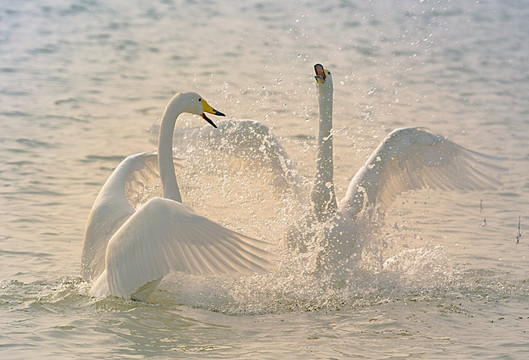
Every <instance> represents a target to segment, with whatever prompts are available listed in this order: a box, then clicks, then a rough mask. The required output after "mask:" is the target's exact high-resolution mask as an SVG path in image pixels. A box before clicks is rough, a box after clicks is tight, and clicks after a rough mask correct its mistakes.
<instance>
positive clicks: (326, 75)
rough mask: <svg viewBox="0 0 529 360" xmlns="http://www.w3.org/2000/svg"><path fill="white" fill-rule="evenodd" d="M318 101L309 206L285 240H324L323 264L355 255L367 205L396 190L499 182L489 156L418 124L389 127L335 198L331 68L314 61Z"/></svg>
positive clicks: (298, 243)
mask: <svg viewBox="0 0 529 360" xmlns="http://www.w3.org/2000/svg"><path fill="white" fill-rule="evenodd" d="M314 71H315V73H316V75H315V79H316V86H317V88H318V103H319V131H318V138H317V141H318V143H317V157H316V175H315V177H314V183H313V187H312V192H311V198H310V199H311V206H312V211H311V212H310V213H309V214H306V215H305V216H303V217H302V218H301V219H300V220H298V222H297V223H295V224H294V225H293V226H291V227H290V228H289V229H288V230H287V235H286V241H287V245H289V246H293V247H295V248H298V249H304V247H305V246H306V244H307V241H308V240H309V239H310V238H311V237H315V236H321V237H322V238H324V239H325V246H324V251H323V253H324V256H327V257H329V258H328V259H327V260H326V261H323V260H322V263H325V264H329V263H332V262H334V261H336V260H339V259H340V260H341V259H346V260H347V259H358V258H359V257H360V255H361V250H362V247H363V244H362V240H361V239H360V238H359V236H358V233H357V228H358V226H357V224H356V222H357V221H358V219H359V215H360V214H361V213H362V212H365V211H367V210H368V209H375V210H376V213H383V212H384V211H385V210H387V209H388V207H389V205H390V204H391V203H392V201H393V200H394V199H395V198H396V197H397V195H399V194H401V193H403V192H406V191H412V190H421V189H426V188H429V189H441V190H448V189H452V190H455V189H457V190H485V189H493V188H496V187H497V186H499V185H500V183H499V182H498V181H497V180H496V179H494V178H493V177H492V176H490V175H488V173H489V172H491V171H499V170H502V169H503V168H501V167H500V166H498V165H496V164H495V163H494V161H493V160H499V159H496V158H493V157H490V156H487V155H484V154H480V153H477V152H474V151H471V150H468V149H466V148H463V147H461V146H459V145H457V144H456V143H454V142H452V141H450V140H448V139H447V138H446V137H444V136H442V135H439V134H434V133H431V132H429V131H428V130H426V129H424V128H420V127H408V128H401V129H396V130H393V131H392V132H391V133H390V134H389V135H387V136H386V138H385V139H384V140H383V141H382V143H381V144H380V145H379V146H378V147H377V148H376V149H375V150H374V152H373V153H372V154H371V156H370V157H369V158H368V159H367V161H366V163H365V164H364V165H363V166H362V167H361V168H360V169H359V170H358V171H357V172H356V174H355V175H354V176H353V178H352V180H351V182H350V184H349V186H348V188H347V192H346V194H345V196H344V197H343V199H342V200H341V201H339V202H338V201H337V198H336V195H335V189H334V180H333V135H332V107H333V82H332V74H331V72H330V71H329V70H328V69H326V68H324V67H323V65H321V64H316V65H315V66H314Z"/></svg>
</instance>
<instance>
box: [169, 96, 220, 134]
mask: <svg viewBox="0 0 529 360" xmlns="http://www.w3.org/2000/svg"><path fill="white" fill-rule="evenodd" d="M179 97H180V98H181V99H182V100H183V103H184V104H185V106H184V111H185V112H188V113H191V114H195V115H200V116H202V118H203V119H204V120H206V121H207V122H208V123H210V124H211V125H212V126H213V127H215V128H216V127H217V125H215V123H214V122H213V121H212V120H211V119H210V118H209V117H207V116H206V113H208V114H213V115H217V116H226V115H224V114H223V113H221V112H220V111H217V110H215V109H213V107H211V105H209V104H208V102H207V101H206V100H205V99H204V98H203V97H202V96H200V95H199V94H197V93H194V92H189V93H183V94H180V96H179Z"/></svg>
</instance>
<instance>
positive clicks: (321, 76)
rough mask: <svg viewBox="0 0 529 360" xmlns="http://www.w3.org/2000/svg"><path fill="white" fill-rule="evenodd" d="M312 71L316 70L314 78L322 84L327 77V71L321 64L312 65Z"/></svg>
mask: <svg viewBox="0 0 529 360" xmlns="http://www.w3.org/2000/svg"><path fill="white" fill-rule="evenodd" d="M314 71H315V72H316V76H314V78H315V79H316V81H317V82H318V83H319V84H324V83H325V79H326V78H327V73H326V71H325V69H324V68H323V65H322V64H316V65H314Z"/></svg>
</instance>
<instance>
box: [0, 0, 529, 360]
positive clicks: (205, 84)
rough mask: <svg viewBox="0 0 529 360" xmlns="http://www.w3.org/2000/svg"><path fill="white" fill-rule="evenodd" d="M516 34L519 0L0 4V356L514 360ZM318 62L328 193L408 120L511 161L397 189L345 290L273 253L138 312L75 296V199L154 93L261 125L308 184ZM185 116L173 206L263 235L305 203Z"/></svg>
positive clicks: (152, 116)
mask: <svg viewBox="0 0 529 360" xmlns="http://www.w3.org/2000/svg"><path fill="white" fill-rule="evenodd" d="M528 20H529V8H528V7H527V6H526V5H525V4H524V3H523V2H520V1H512V2H509V3H504V2H494V1H489V2H472V3H465V4H459V3H458V4H455V3H453V2H450V1H420V2H417V1H407V0H404V1H401V2H399V3H398V4H395V3H393V2H392V3H389V2H351V1H342V2H335V3H333V2H331V3H324V2H321V3H318V2H312V1H302V2H292V3H290V2H258V1H251V2H246V3H245V4H238V3H229V4H225V3H222V2H219V1H209V2H198V3H196V2H192V1H158V2H154V3H149V4H143V3H139V2H134V3H131V2H123V1H117V2H113V3H111V4H107V3H104V2H101V1H98V0H95V1H84V0H76V1H74V2H71V1H70V2H66V1H61V0H45V1H41V2H39V3H35V2H4V3H1V4H0V33H1V34H2V36H1V37H0V58H1V60H2V61H1V65H0V122H1V126H2V131H1V132H0V159H2V161H0V204H1V206H0V219H1V223H2V225H1V226H0V263H1V264H2V266H0V275H1V279H0V306H1V311H2V316H1V317H0V318H1V319H2V320H1V322H2V325H3V326H2V329H3V330H2V332H1V337H0V354H1V357H2V358H27V357H33V356H34V355H35V354H37V352H38V353H39V354H42V355H46V356H49V357H50V356H51V357H54V358H71V357H72V354H74V356H81V357H90V358H108V356H109V354H111V355H110V356H111V357H112V356H113V357H133V356H138V355H139V356H160V357H168V356H169V357H170V356H174V354H178V355H177V356H179V357H184V356H186V357H204V356H210V357H214V358H219V357H226V358H250V357H251V358H268V357H273V358H277V357H280V356H282V357H302V356H305V357H306V356H314V354H317V355H316V356H317V357H322V358H331V357H334V358H339V357H346V356H353V357H362V356H363V357H371V358H387V357H411V356H414V357H423V358H432V357H436V358H442V357H445V358H453V356H454V354H464V355H460V356H464V357H466V358H483V357H485V356H491V357H500V356H503V355H505V356H511V357H517V356H521V355H520V354H525V353H526V352H527V344H526V342H525V341H523V339H524V332H525V329H526V328H527V321H528V319H529V308H528V306H527V303H528V302H527V297H528V295H529V291H528V288H527V284H526V279H527V270H526V268H527V260H526V252H527V246H528V245H527V244H528V241H527V239H526V238H525V230H524V229H525V227H526V224H527V222H528V221H529V220H528V219H527V217H526V215H527V213H528V211H527V210H529V209H528V206H527V201H525V200H524V199H526V198H527V191H528V189H529V183H528V182H527V179H528V178H529V176H528V174H527V169H528V168H529V166H528V165H527V161H528V160H529V154H528V152H527V149H528V148H529V147H528V146H527V145H528V144H527V140H526V137H525V136H523V134H524V133H525V132H526V131H527V126H528V122H527V117H528V114H529V111H528V108H527V102H526V98H527V94H529V89H528V84H529V81H527V80H528V78H527V74H528V73H529V69H528V65H527V64H528V62H527V56H528V54H529V49H528V45H527V41H525V39H526V34H527V33H528V32H529V29H528V26H529V25H528V24H529V21H528ZM316 62H321V63H324V64H326V65H327V66H328V67H329V68H330V69H332V70H333V76H334V83H335V114H334V140H335V154H336V155H335V185H336V192H337V196H338V198H340V197H342V196H343V195H344V194H345V189H346V187H347V185H348V183H349V181H350V179H351V177H352V176H353V174H354V173H355V172H356V170H357V169H358V168H359V167H360V166H361V165H362V164H363V163H364V161H365V159H366V158H367V156H369V154H370V153H371V152H372V150H373V149H374V148H375V147H376V146H377V145H378V144H379V143H380V141H381V140H382V139H383V137H384V136H385V135H386V134H387V133H388V132H389V131H391V130H392V129H394V128H397V127H404V126H425V127H427V128H430V129H431V130H432V131H434V132H437V133H440V134H443V135H445V136H447V137H448V138H450V139H451V140H453V141H455V142H457V143H459V144H461V145H463V146H465V147H467V148H470V149H473V150H476V151H480V152H483V153H487V154H491V155H497V156H501V157H506V158H508V160H507V164H506V165H507V166H508V167H509V171H508V172H507V173H505V174H502V175H501V180H502V182H503V184H504V185H503V187H502V188H501V189H498V190H497V191H488V192H483V193H476V192H469V193H461V192H440V193H439V192H431V191H423V192H417V193H413V194H406V195H404V196H402V197H400V198H399V199H398V200H397V201H396V203H395V204H394V206H393V207H392V208H391V209H390V211H389V212H388V213H387V214H385V216H384V217H383V218H380V219H378V220H377V222H376V224H375V225H376V226H375V228H374V231H373V232H369V233H368V234H366V237H367V238H368V239H369V245H368V246H367V248H366V251H365V254H364V257H363V259H362V261H361V262H360V263H359V264H357V265H356V266H354V267H351V268H349V269H348V270H349V271H350V277H348V278H346V281H345V282H344V283H341V284H339V285H340V286H330V283H329V282H327V281H326V279H325V278H322V277H316V276H313V274H312V271H313V265H314V257H311V254H310V253H309V254H305V255H301V254H292V253H288V252H284V253H283V254H282V255H281V256H282V258H281V263H282V265H283V266H282V267H281V268H280V269H279V270H278V271H277V272H276V273H272V274H267V275H263V276H253V277H242V278H235V279H234V278H213V279H208V278H197V277H188V276H183V275H181V274H175V275H173V276H172V277H171V278H169V279H167V281H166V282H165V283H164V285H163V286H162V290H160V291H157V292H156V293H155V295H154V297H153V299H152V303H150V304H139V303H133V302H129V301H123V300H118V299H113V298H107V299H92V298H90V297H88V296H87V295H86V294H87V290H88V289H87V286H88V285H87V284H85V283H83V282H82V281H80V280H79V261H80V260H79V258H80V246H81V238H82V234H83V229H84V225H85V221H86V216H87V214H88V211H89V209H90V206H91V205H92V202H93V200H94V199H95V196H96V194H97V192H98V191H99V189H100V187H101V185H102V184H103V183H104V181H105V180H106V178H107V177H108V176H109V174H110V173H111V171H112V169H113V168H115V166H117V164H118V163H119V161H120V160H121V159H122V158H124V157H125V156H127V155H130V154H133V153H137V152H142V151H151V150H153V149H154V148H155V142H156V136H157V128H158V124H159V121H158V120H157V119H158V118H159V117H160V116H161V114H162V112H163V108H164V106H165V104H166V103H167V101H168V99H169V98H170V97H171V96H172V95H173V94H174V93H175V92H177V91H189V90H192V91H198V92H200V93H201V94H203V95H204V96H207V98H208V99H210V102H211V104H212V105H214V106H215V108H218V109H219V110H221V111H222V112H224V113H226V114H227V115H228V117H234V118H236V119H242V118H250V119H256V120H259V121H263V122H264V123H265V124H266V125H267V126H269V127H270V128H271V129H272V131H273V133H274V134H275V136H277V137H278V138H279V139H280V141H281V143H282V144H283V146H284V147H285V149H286V151H287V152H288V153H289V154H290V156H291V157H292V159H294V161H295V162H296V164H297V166H298V167H299V169H300V172H301V173H302V174H303V175H304V176H306V177H307V178H309V179H310V178H312V176H313V175H312V174H313V173H314V168H313V165H312V164H314V158H315V138H314V136H315V134H316V129H317V121H316V119H317V104H316V89H315V88H314V81H313V74H312V71H313V70H312V65H313V64H314V63H316ZM201 124H202V123H201V121H200V120H197V119H196V118H194V117H192V116H186V117H184V118H183V120H182V121H181V122H180V123H179V125H178V126H179V128H178V129H177V130H176V132H175V142H176V144H175V145H176V156H177V157H179V158H181V160H179V164H180V166H179V167H177V176H178V180H179V182H180V184H181V187H182V193H183V194H184V199H185V200H184V201H186V202H187V203H189V204H191V205H192V206H193V207H194V208H195V209H196V210H197V212H199V213H201V214H204V215H207V216H208V217H210V218H212V219H215V220H216V221H218V222H221V223H223V224H225V225H226V226H228V227H230V228H233V229H236V230H239V231H243V232H245V233H247V234H249V235H251V236H255V237H258V238H264V239H266V240H269V241H272V242H279V241H280V240H281V239H282V237H283V234H284V229H285V228H286V226H288V225H289V223H290V221H291V220H290V219H292V217H291V216H292V214H293V213H295V212H296V211H300V210H299V209H292V208H289V206H288V205H289V201H288V199H286V200H285V198H281V197H278V196H275V194H274V191H273V188H271V187H267V186H263V183H266V181H268V179H267V178H266V177H264V178H263V177H261V178H260V177H259V172H255V171H253V170H252V169H251V168H246V167H243V168H241V164H240V163H238V162H237V161H236V160H233V159H232V160H225V159H223V158H222V156H219V157H217V154H216V153H215V152H209V153H206V152H205V151H204V150H203V148H201V147H199V146H198V144H196V143H193V142H192V141H191V140H192V137H191V136H189V134H190V133H193V131H195V128H196V127H197V126H200V125H201ZM524 131H525V132H524ZM246 165H247V164H245V166H246ZM261 176H263V175H261ZM519 217H521V233H522V237H521V238H520V241H519V244H516V236H517V234H518V230H517V227H518V219H519ZM226 314H229V315H226ZM234 315H235V316H234ZM468 329H472V331H468ZM520 339H522V340H520ZM467 355H468V356H467Z"/></svg>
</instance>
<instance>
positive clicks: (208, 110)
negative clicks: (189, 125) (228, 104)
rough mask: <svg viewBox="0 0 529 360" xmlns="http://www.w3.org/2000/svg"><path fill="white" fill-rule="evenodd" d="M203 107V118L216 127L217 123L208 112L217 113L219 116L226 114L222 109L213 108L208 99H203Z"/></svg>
mask: <svg viewBox="0 0 529 360" xmlns="http://www.w3.org/2000/svg"><path fill="white" fill-rule="evenodd" d="M202 108H203V109H204V112H203V113H202V118H203V119H204V120H206V121H207V122H208V123H210V124H211V125H212V126H213V127H214V128H216V127H217V125H215V123H214V122H213V121H212V120H211V119H210V118H208V117H207V116H206V113H210V114H213V115H217V116H226V115H224V114H223V113H221V112H220V111H217V110H215V109H213V108H212V107H211V106H210V105H209V104H208V103H207V102H206V100H204V99H202Z"/></svg>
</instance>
